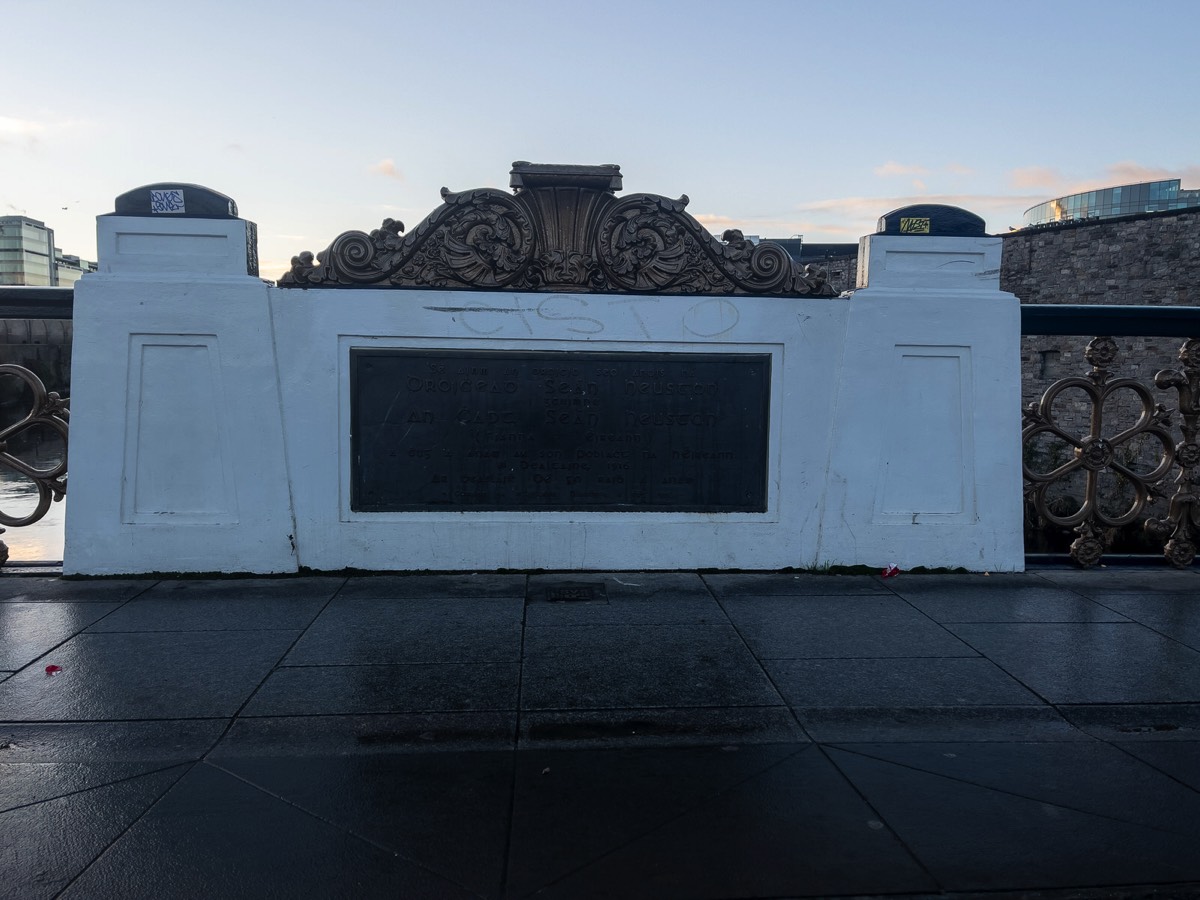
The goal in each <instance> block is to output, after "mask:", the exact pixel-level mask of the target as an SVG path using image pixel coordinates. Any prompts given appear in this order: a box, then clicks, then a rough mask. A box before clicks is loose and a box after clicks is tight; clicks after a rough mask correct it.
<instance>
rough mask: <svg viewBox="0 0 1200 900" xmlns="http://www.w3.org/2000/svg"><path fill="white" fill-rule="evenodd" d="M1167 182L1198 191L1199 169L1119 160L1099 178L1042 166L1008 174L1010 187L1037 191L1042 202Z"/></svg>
mask: <svg viewBox="0 0 1200 900" xmlns="http://www.w3.org/2000/svg"><path fill="white" fill-rule="evenodd" d="M1171 178H1178V179H1180V180H1181V181H1182V182H1183V187H1184V188H1185V189H1190V188H1196V187H1200V166H1183V167H1182V168H1177V169H1169V168H1164V167H1163V166H1147V165H1143V164H1142V163H1139V162H1134V161H1133V160H1123V161H1121V162H1116V163H1112V164H1110V165H1107V166H1105V167H1104V171H1103V173H1102V174H1099V175H1092V176H1089V177H1085V178H1068V177H1067V176H1065V175H1063V174H1062V173H1061V172H1059V171H1058V170H1057V169H1050V168H1046V167H1044V166H1029V167H1027V168H1023V169H1013V170H1012V171H1011V172H1009V181H1010V183H1011V184H1012V185H1013V186H1014V187H1018V188H1035V189H1039V190H1041V191H1042V192H1043V193H1044V194H1045V196H1043V197H1042V200H1048V199H1050V198H1051V197H1064V196H1066V195H1068V194H1078V193H1080V192H1081V191H1094V190H1096V189H1098V188H1107V187H1115V186H1116V185H1119V184H1137V183H1139V182H1142V181H1166V180H1168V179H1171Z"/></svg>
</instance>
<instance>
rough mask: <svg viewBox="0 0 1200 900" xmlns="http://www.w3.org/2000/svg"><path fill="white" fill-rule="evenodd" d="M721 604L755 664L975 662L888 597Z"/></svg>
mask: <svg viewBox="0 0 1200 900" xmlns="http://www.w3.org/2000/svg"><path fill="white" fill-rule="evenodd" d="M723 604H724V606H725V611H726V612H727V613H728V614H729V619H730V621H732V622H733V624H734V625H735V626H736V627H737V629H738V632H739V633H740V634H741V635H742V637H744V638H745V640H746V643H747V644H748V645H749V647H750V649H751V650H752V651H753V652H754V654H755V655H756V656H758V657H759V658H760V659H815V658H830V659H836V658H847V657H902V656H909V657H912V656H931V657H944V656H978V653H977V652H976V651H975V650H973V649H972V648H971V647H969V646H967V645H966V644H964V643H963V642H962V641H961V640H959V639H958V638H957V637H955V636H954V635H953V634H951V633H950V632H949V631H947V630H946V629H945V628H943V627H942V626H941V625H939V624H937V623H936V622H934V621H932V620H930V619H929V617H927V616H925V615H924V614H923V613H921V612H919V611H917V610H915V609H913V608H912V606H910V605H909V604H908V603H906V602H905V601H904V600H901V599H900V598H898V597H894V596H892V595H866V596H863V595H854V594H847V595H844V596H837V597H830V596H823V595H822V596H815V595H803V596H796V597H782V596H774V597H761V596H738V597H736V598H732V597H731V598H726V599H725V600H724V601H723Z"/></svg>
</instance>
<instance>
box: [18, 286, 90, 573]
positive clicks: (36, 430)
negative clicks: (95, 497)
mask: <svg viewBox="0 0 1200 900" xmlns="http://www.w3.org/2000/svg"><path fill="white" fill-rule="evenodd" d="M72 301H73V291H72V290H71V289H70V288H24V287H22V288H3V289H0V318H6V319H70V318H71V316H72ZM12 379H16V381H17V382H18V385H17V390H16V391H13V390H8V391H6V392H4V396H5V405H6V406H8V407H10V409H9V410H8V411H6V413H7V414H6V415H5V416H4V421H5V422H7V423H8V424H6V425H4V426H2V427H0V468H2V469H6V470H8V471H9V472H14V473H16V474H17V475H18V476H20V477H22V478H24V479H26V480H27V481H28V482H29V483H31V484H32V485H33V489H34V491H35V492H36V494H37V502H36V504H35V505H34V507H33V509H32V511H30V512H27V513H25V514H24V515H16V514H10V513H9V511H7V510H5V509H0V526H7V527H9V528H18V527H21V526H23V525H32V524H33V523H34V522H37V521H39V520H40V519H41V518H42V517H43V516H45V515H46V513H47V511H48V510H49V509H50V504H51V503H53V502H56V501H60V500H62V499H63V497H64V496H65V495H66V492H67V447H68V443H69V442H68V433H69V429H70V416H71V412H70V400H68V399H67V398H65V397H61V396H60V395H59V394H58V392H57V391H48V390H46V385H45V383H44V382H43V381H42V379H41V378H40V377H38V375H37V374H36V373H35V372H33V371H31V370H30V369H28V368H26V367H25V366H21V365H15V364H11V363H5V364H0V384H5V383H7V384H8V385H11V383H12ZM12 409H15V410H16V415H15V416H14V415H13V414H12ZM46 431H49V432H51V436H52V437H53V438H54V439H55V446H57V443H58V442H59V441H61V445H62V451H61V454H59V455H57V456H56V459H55V460H54V461H53V462H51V463H49V464H47V465H39V464H38V463H37V462H36V461H33V462H31V461H29V460H28V459H27V458H25V455H24V454H23V453H22V452H21V451H20V450H19V449H18V445H26V446H28V445H31V444H36V443H37V442H38V438H44V437H45V432H46ZM4 530H5V529H4V528H3V527H0V534H3V533H4ZM7 561H8V546H7V545H6V544H5V543H4V542H3V541H0V565H3V564H4V563H5V562H7Z"/></svg>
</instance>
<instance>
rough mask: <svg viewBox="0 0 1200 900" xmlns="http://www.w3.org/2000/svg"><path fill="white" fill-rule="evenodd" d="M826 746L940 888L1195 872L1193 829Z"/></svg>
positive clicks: (1090, 883)
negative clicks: (1187, 831)
mask: <svg viewBox="0 0 1200 900" xmlns="http://www.w3.org/2000/svg"><path fill="white" fill-rule="evenodd" d="M1061 746H1072V745H1061ZM827 752H828V753H829V755H830V758H831V759H832V760H833V761H834V762H835V763H836V764H837V766H838V768H839V769H841V771H842V772H844V773H845V774H846V776H847V777H848V778H849V779H850V781H851V782H853V784H854V786H855V787H856V788H857V789H858V790H859V791H861V792H862V795H863V796H864V797H865V798H866V800H867V801H868V802H869V803H870V804H871V805H872V806H873V807H874V808H875V809H877V810H878V811H879V814H880V816H881V817H882V819H883V821H885V822H886V823H887V824H888V826H889V827H890V828H892V829H893V830H894V831H895V832H896V834H897V835H898V836H899V837H900V839H901V840H902V841H904V844H905V846H907V847H908V848H909V849H910V850H911V851H912V852H913V853H914V854H915V855H916V857H917V858H918V859H919V860H920V861H921V863H922V864H923V865H924V866H925V867H926V868H927V869H928V871H929V872H931V873H932V875H933V876H934V877H935V878H936V879H937V881H938V883H939V884H940V885H941V887H942V889H943V890H944V891H984V890H986V891H993V890H1007V891H1031V890H1046V889H1051V888H1065V887H1070V888H1080V887H1100V886H1109V885H1129V884H1146V883H1164V882H1165V883H1170V882H1188V881H1195V880H1196V879H1197V878H1200V855H1197V854H1196V853H1195V838H1194V835H1189V836H1183V835H1179V834H1175V833H1172V832H1167V831H1164V830H1162V829H1159V828H1151V827H1147V826H1144V825H1136V824H1130V823H1128V822H1124V821H1120V820H1117V819H1113V818H1111V817H1107V816H1103V815H1096V814H1093V813H1088V812H1081V811H1079V810H1077V809H1074V808H1071V807H1067V806H1062V805H1058V804H1055V803H1051V802H1047V801H1045V800H1038V799H1031V798H1027V797H1023V796H1019V795H1016V794H1013V793H1011V792H1009V791H1006V790H1000V789H995V788H990V787H983V786H980V785H977V784H972V783H969V782H965V781H961V780H958V779H955V778H949V777H946V776H944V775H938V774H932V773H929V772H924V771H919V770H917V769H913V768H910V767H908V766H905V765H899V764H896V763H892V762H885V761H881V760H878V759H872V758H870V757H867V756H864V755H862V754H860V753H858V752H851V751H848V750H845V749H837V748H831V749H829V750H828V751H827Z"/></svg>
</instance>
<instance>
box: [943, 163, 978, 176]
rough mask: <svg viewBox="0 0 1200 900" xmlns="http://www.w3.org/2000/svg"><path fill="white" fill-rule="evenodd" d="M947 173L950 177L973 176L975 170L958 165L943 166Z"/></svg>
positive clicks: (948, 164)
mask: <svg viewBox="0 0 1200 900" xmlns="http://www.w3.org/2000/svg"><path fill="white" fill-rule="evenodd" d="M945 169H946V171H947V172H949V173H950V174H951V175H974V174H975V170H974V169H972V168H971V167H970V166H964V165H961V164H960V163H947V164H946V166H945Z"/></svg>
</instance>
